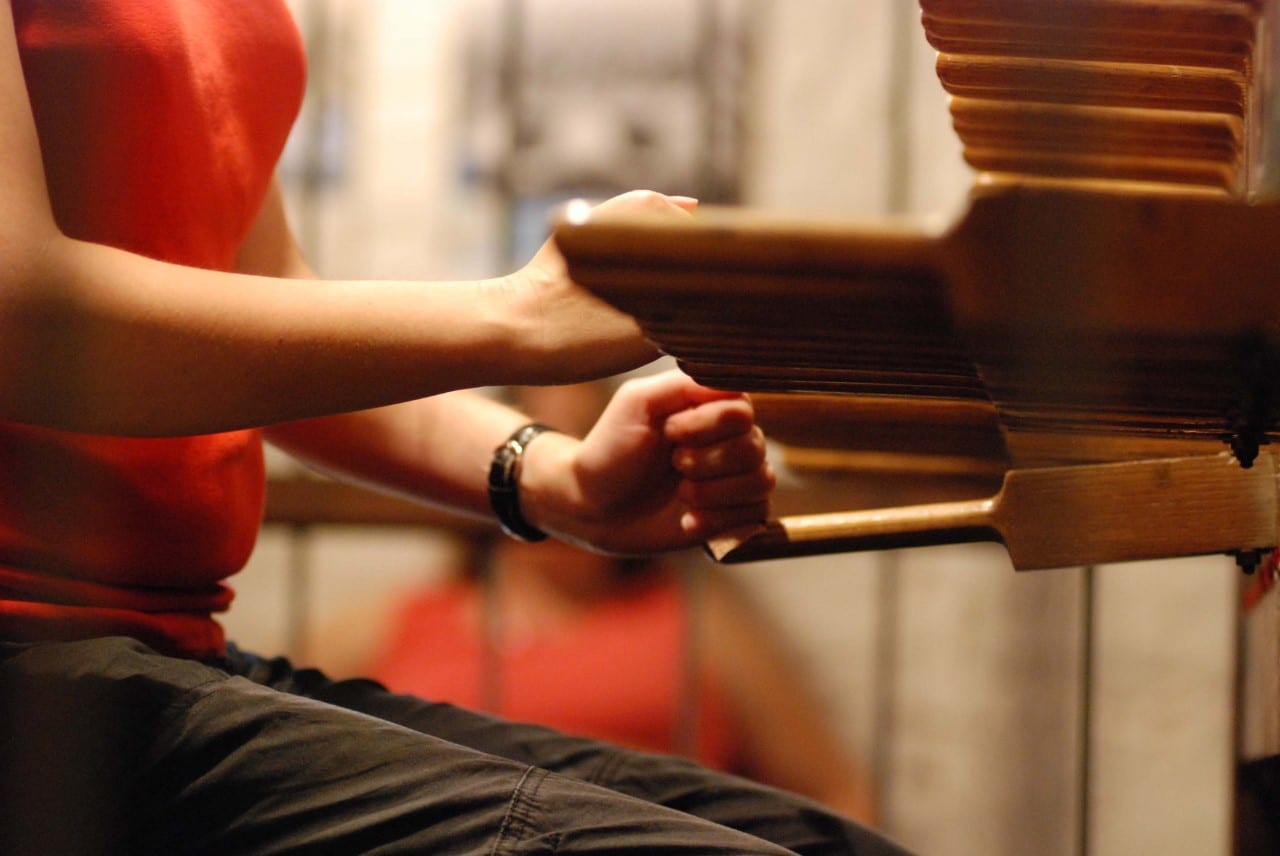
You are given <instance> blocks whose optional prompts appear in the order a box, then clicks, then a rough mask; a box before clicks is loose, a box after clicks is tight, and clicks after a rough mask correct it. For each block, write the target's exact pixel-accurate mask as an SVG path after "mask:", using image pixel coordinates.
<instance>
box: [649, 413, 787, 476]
mask: <svg viewBox="0 0 1280 856" xmlns="http://www.w3.org/2000/svg"><path fill="white" fill-rule="evenodd" d="M765 453H766V446H765V442H764V432H763V431H761V430H760V429H759V428H756V427H754V426H753V427H752V428H751V429H750V430H749V431H747V432H746V433H745V434H738V435H735V436H733V437H730V438H729V439H727V440H722V441H721V442H719V443H715V444H713V445H709V446H677V447H676V448H675V449H674V450H673V451H672V453H671V466H673V467H675V469H676V472H678V473H680V475H682V476H684V477H685V478H687V479H692V480H694V481H704V480H706V479H715V478H724V477H726V476H736V475H742V474H744V473H749V472H751V471H752V470H755V469H758V468H759V467H760V466H761V465H762V464H763V463H764V460H765Z"/></svg>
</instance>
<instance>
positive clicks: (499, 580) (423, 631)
mask: <svg viewBox="0 0 1280 856" xmlns="http://www.w3.org/2000/svg"><path fill="white" fill-rule="evenodd" d="M609 390H610V385H609V384H608V383H607V382H605V383H589V384H580V385H573V386H558V387H538V388H526V389H522V390H520V391H519V392H518V393H517V396H516V397H517V399H518V401H519V403H520V405H521V406H522V407H524V408H527V409H528V411H529V413H530V415H531V416H532V417H533V418H535V419H540V420H541V421H543V422H546V423H547V424H550V425H553V426H555V427H556V428H557V429H559V430H564V431H569V432H576V433H580V432H583V431H585V430H586V429H587V428H588V427H590V425H591V424H592V422H593V421H594V419H595V417H596V415H597V414H598V411H599V409H600V408H601V407H603V405H604V403H605V402H606V401H607V400H608V395H609ZM471 544H472V545H473V549H472V550H471V551H470V555H469V556H467V557H466V558H465V559H464V560H463V561H462V562H460V564H459V565H458V567H457V568H455V569H453V570H452V572H451V573H450V574H449V575H448V576H447V577H446V578H445V579H444V580H443V581H436V582H429V583H426V584H424V585H423V586H422V587H420V588H418V589H416V590H412V591H409V592H406V593H405V595H404V597H403V598H402V599H400V600H399V601H398V602H395V603H393V604H392V606H391V607H390V615H389V616H388V615H384V614H379V615H364V616H362V618H361V619H360V620H361V621H362V622H365V623H366V626H379V627H382V628H383V629H382V630H381V632H380V634H379V635H378V637H376V638H375V639H374V640H373V641H372V643H369V644H372V648H373V650H372V651H371V652H368V653H366V651H365V650H359V651H355V650H345V651H343V650H337V651H335V650H328V651H318V652H317V654H319V656H320V665H321V666H323V667H325V668H327V669H329V670H331V671H334V670H336V671H344V672H350V673H352V674H364V675H367V676H369V677H372V678H375V679H377V680H380V681H382V682H383V683H385V684H386V685H387V686H388V687H389V688H390V689H392V690H394V691H396V692H404V693H412V694H415V695H420V696H424V697H426V698H430V699H432V700H435V701H448V702H452V703H454V704H457V705H460V706H462V707H467V708H471V709H475V710H483V711H487V712H490V713H493V714H495V715H498V716H501V717H503V718H505V719H511V720H517V721H523V722H536V723H539V724H543V725H549V726H551V727H554V728H556V729H559V730H561V731H565V732H568V733H572V734H579V735H584V736H589V737H595V738H599V739H603V740H607V741H609V742H612V743H617V744H621V745H624V746H629V747H632V748H637V749H643V750H648V751H653V752H664V753H675V754H682V755H686V756H688V757H692V758H694V759H696V760H697V761H699V762H700V763H702V764H705V765H707V766H711V767H713V768H716V769H720V770H725V771H728V772H733V773H737V774H741V775H744V776H748V777H750V778H754V779H757V780H759V781H762V782H765V783H768V784H771V785H775V786H778V787H781V788H784V789H786V790H790V791H794V792H797V793H801V794H804V795H806V796H809V797H812V798H814V799H817V800H818V801H820V802H823V803H825V804H827V805H829V806H831V807H833V808H835V809H837V810H839V811H841V812H844V813H846V814H848V815H850V816H852V817H854V818H856V819H858V820H862V821H864V822H873V821H874V818H875V801H874V799H873V794H872V791H871V787H870V785H869V780H868V777H867V776H865V775H864V773H863V771H862V770H861V769H860V768H859V766H858V765H857V764H856V763H854V761H853V759H852V758H851V757H850V755H849V752H848V750H847V748H846V747H845V745H844V744H843V742H842V741H841V739H840V737H839V736H838V735H837V733H836V731H835V730H834V728H833V727H832V725H831V723H830V722H829V720H828V715H827V713H826V710H825V708H824V705H823V703H822V702H821V701H820V699H819V697H818V693H817V692H816V690H815V689H814V688H813V687H812V686H811V685H810V683H809V682H808V680H807V676H806V675H805V673H804V669H803V668H802V667H801V666H800V664H799V663H798V661H797V658H794V657H793V656H792V654H791V652H790V651H788V650H787V647H786V645H785V643H784V640H783V639H782V638H781V635H780V633H779V632H778V629H777V628H776V626H775V625H774V624H773V623H771V621H770V619H769V618H768V617H767V615H766V613H765V612H764V611H763V610H761V609H759V608H757V606H756V604H755V603H754V602H753V601H752V599H751V597H750V596H749V595H748V594H747V592H746V591H745V590H744V589H743V588H742V587H741V586H740V585H739V584H738V583H736V582H735V581H734V579H733V578H732V577H731V576H730V575H728V574H725V573H723V572H722V571H721V570H720V569H718V568H717V567H716V566H714V565H711V564H710V563H709V562H706V561H705V560H702V559H701V557H700V556H697V555H694V556H690V557H688V558H687V559H686V560H684V561H680V560H677V561H670V560H644V559H621V558H616V557H612V556H606V555H602V554H599V553H594V552H590V551H587V550H584V549H580V548H577V547H574V546H572V545H568V544H564V543H560V542H555V543H553V542H550V541H544V542H538V543H528V542H521V541H515V540H513V539H509V538H506V537H503V536H501V535H498V534H495V535H493V536H492V537H490V536H488V535H484V534H481V535H476V536H473V540H472V541H471ZM383 608H384V609H385V608H386V607H383ZM349 620H350V616H348V617H347V619H346V620H345V621H344V623H346V621H349ZM322 636H324V637H326V638H328V639H330V640H332V641H331V643H330V644H331V645H332V644H333V643H334V642H338V643H339V644H338V647H339V648H341V647H344V646H343V644H342V642H341V641H340V640H344V639H350V638H351V637H350V636H349V635H347V634H343V633H326V634H322Z"/></svg>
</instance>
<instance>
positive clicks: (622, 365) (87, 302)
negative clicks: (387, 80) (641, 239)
mask: <svg viewBox="0 0 1280 856" xmlns="http://www.w3.org/2000/svg"><path fill="white" fill-rule="evenodd" d="M627 204H632V205H635V206H637V207H643V208H649V209H656V210H666V209H669V210H670V211H671V212H673V213H674V212H679V211H680V210H681V209H680V207H679V206H678V205H677V204H675V203H673V202H671V201H670V200H668V199H666V198H665V197H661V196H660V195H658V194H639V195H636V196H635V197H633V198H632V200H631V202H629V203H627ZM261 228H264V229H267V228H271V224H270V223H266V224H263V225H262V226H261ZM540 255H541V256H542V257H541V258H540V259H537V260H535V262H536V263H531V264H530V265H529V266H527V267H526V268H524V269H522V270H521V271H519V272H517V273H515V274H512V275H510V276H507V277H502V278H497V279H492V280H484V281H479V282H449V283H425V282H387V281H373V282H323V281H308V282H285V281H283V280H281V279H278V278H275V277H268V276H254V275H248V274H227V273H218V272H211V271H204V270H198V269H194V268H189V267H183V266H179V265H173V264H167V263H164V262H160V261H155V260H152V259H147V258H143V257H141V256H137V255H133V254H130V253H126V252H122V251H119V250H115V249H111V248H108V247H105V246H101V245H96V244H91V243H86V242H83V241H78V240H74V239H71V238H69V237H67V236H65V235H63V234H62V233H61V232H60V231H59V229H58V228H57V226H56V224H55V222H54V218H53V215H52V211H51V207H50V204H49V199H48V193H47V189H46V187H45V183H44V175H43V171H42V167H41V160H40V152H39V147H38V144H37V138H36V132H35V129H34V123H33V121H32V117H31V110H30V104H29V102H28V101H27V96H26V88H25V84H24V82H23V78H22V70H21V66H20V64H19V61H18V54H17V45H16V39H15V37H14V28H13V21H12V13H11V9H10V6H9V3H8V2H7V0H0V342H3V343H4V344H3V346H0V418H4V419H10V420H15V421H23V422H30V423H35V424H41V425H46V426H50V427H57V428H65V429H72V430H78V431H90V432H103V433H118V434H127V435H167V434H191V433H206V432H212V431H218V430H224V429H231V428H238V427H246V426H258V425H267V424H272V423H277V422H281V421H286V420H293V419H299V418H304V417H312V416H318V415H324V414H332V413H338V412H343V411H350V410H357V409H362V408H369V407H376V406H381V405H386V404H390V403H393V402H398V401H404V400H408V399H414V398H420V397H423V396H427V395H430V394H433V393H437V392H441V391H445V390H450V389H458V388H464V387H474V386H483V385H489V384H496V383H504V384H505V383H547V382H563V381H570V380H578V379H582V378H585V377H590V376H593V375H604V374H609V373H613V372H616V371H622V370H624V369H626V368H629V367H633V366H635V365H638V364H641V363H643V362H645V361H647V360H648V359H650V358H651V357H652V356H653V351H652V349H651V346H649V345H648V344H647V343H645V342H644V340H643V338H642V337H641V335H640V332H639V330H638V328H637V327H636V325H635V323H634V321H632V320H631V319H630V318H627V317H626V316H624V315H622V314H621V313H618V312H616V311H615V310H613V309H611V308H609V307H608V306H606V305H605V304H603V303H602V302H600V301H598V300H596V299H595V298H593V297H591V296H590V295H589V294H587V293H586V292H584V291H583V290H581V289H579V288H577V287H576V286H574V285H573V283H571V282H570V281H569V280H568V278H567V276H566V275H565V272H564V269H563V260H562V259H560V258H559V257H558V254H556V253H555V252H554V250H553V248H551V249H549V250H548V251H547V252H545V253H544V254H540Z"/></svg>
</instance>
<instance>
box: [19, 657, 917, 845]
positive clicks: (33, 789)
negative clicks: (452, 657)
mask: <svg viewBox="0 0 1280 856" xmlns="http://www.w3.org/2000/svg"><path fill="white" fill-rule="evenodd" d="M224 665H225V671H224V670H222V669H217V668H212V667H210V666H206V665H202V664H200V663H195V662H192V661H187V660H181V659H175V658H171V657H164V656H161V655H159V654H156V653H154V652H153V651H151V650H150V649H148V648H146V647H145V646H142V645H141V644H139V643H136V642H132V641H130V640H124V639H100V640H91V641H87V642H71V643H48V644H41V645H35V646H3V645H0V770H6V771H8V770H12V771H14V775H12V776H10V775H6V776H5V777H4V781H0V830H7V831H0V852H6V853H15V854H17V853H23V852H60V853H96V852H121V851H122V850H123V851H126V852H127V851H129V850H133V851H135V852H148V853H150V852H164V853H231V852H234V853H255V852H289V853H299V852H326V853H355V852H359V853H366V852H378V853H422V852H431V853H451V852H452V853H470V852H483V853H495V854H496V853H513V854H515V853H541V852H564V853H606V852H607V853H613V852H619V853H621V852H637V853H640V852H647V853H654V852H670V853H679V852H698V853H716V852H725V853H729V852H732V853H778V852H783V851H780V850H778V849H777V848H775V847H773V846H771V845H768V844H766V843H764V842H763V841H761V840H759V839H756V838H752V837H748V836H745V835H741V834H739V833H735V832H733V831H732V830H730V829H728V828H726V825H733V826H737V827H740V828H744V829H747V830H749V831H752V832H754V833H757V834H759V835H765V836H768V837H769V838H771V839H772V840H775V841H780V842H781V843H784V844H785V845H786V846H787V847H789V848H792V849H798V850H800V851H803V852H812V853H819V852H829V853H899V852H901V851H898V850H895V849H891V848H890V847H889V846H888V845H883V844H881V843H878V842H879V839H878V838H875V837H873V836H866V837H865V838H863V837H862V836H863V835H864V833H862V832H861V831H860V830H858V829H857V828H856V827H854V826H852V825H851V824H847V823H846V822H844V821H842V820H840V819H839V818H836V817H835V816H833V815H830V814H828V813H827V812H825V811H823V810H822V809H820V808H818V807H817V806H816V805H814V804H812V803H809V802H807V801H805V800H802V799H799V798H794V797H791V796H790V795H787V794H783V793H781V792H778V791H774V790H772V789H768V788H764V787H762V786H758V785H755V784H753V783H749V782H746V781H744V780H740V779H735V778H732V777H725V776H720V775H718V774H715V773H711V772H709V771H706V770H703V769H702V768H699V767H697V766H696V765H693V764H691V763H689V762H686V761H683V760H681V759H675V758H668V757H666V756H654V755H643V754H638V753H631V752H627V751H624V750H618V749H615V748H613V747H609V746H607V745H605V744H601V743H597V742H595V741H588V740H578V739H574V738H568V737H565V736H563V735H559V734H557V733H555V732H553V731H550V730H549V729H544V728H539V727H537V726H527V725H516V724H510V723H504V722H501V721H498V720H494V719H492V718H489V717H485V716H482V715H479V714H473V713H470V712H467V711H463V710H461V709H459V708H455V707H452V706H450V705H441V704H430V703H427V702H423V701H421V700H419V699H414V698H412V697H409V696H397V695H392V694H390V693H387V692H386V691H385V690H382V689H381V688H380V687H378V686H377V685H376V684H374V683H372V682H369V681H340V682H332V681H329V680H327V679H326V678H324V677H323V675H321V674H320V673H318V672H316V671H314V670H306V669H303V670H296V671H295V670H293V669H291V668H290V667H289V666H288V664H287V662H285V661H284V660H281V659H273V660H264V659H260V658H256V657H253V656H251V655H245V654H241V653H240V652H237V651H234V650H232V651H231V652H229V658H228V661H227V662H226V663H225V664H224ZM593 783H594V784H593ZM628 795H630V796H628ZM654 803H663V804H666V805H669V806H672V809H679V810H678V811H677V810H672V809H667V808H662V807H660V806H659V805H655V804H654ZM686 812H689V813H686ZM693 814H699V815H702V816H703V817H707V818H710V819H711V820H712V821H715V822H714V823H713V822H709V821H708V820H702V819H699V818H697V817H694V816H692V815H693ZM721 824H725V825H721ZM19 835H21V836H22V838H19V837H18V836H19ZM6 837H7V838H8V839H9V840H6ZM855 842H856V845H855ZM81 844H85V845H89V846H84V847H81V846H79V845H81ZM98 845H104V846H101V847H99V846H98ZM51 847H55V848H56V849H50V848H51ZM881 848H883V849H881Z"/></svg>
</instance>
